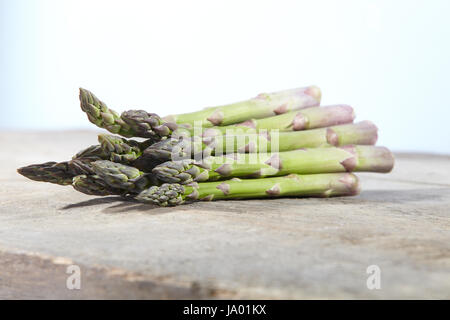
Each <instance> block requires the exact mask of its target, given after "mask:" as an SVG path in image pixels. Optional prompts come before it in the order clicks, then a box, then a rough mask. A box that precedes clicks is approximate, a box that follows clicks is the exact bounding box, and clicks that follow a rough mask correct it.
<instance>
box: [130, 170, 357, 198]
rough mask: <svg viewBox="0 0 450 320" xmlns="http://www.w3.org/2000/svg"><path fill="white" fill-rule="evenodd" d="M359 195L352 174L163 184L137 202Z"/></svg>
mask: <svg viewBox="0 0 450 320" xmlns="http://www.w3.org/2000/svg"><path fill="white" fill-rule="evenodd" d="M358 193H359V185H358V179H357V177H356V176H355V175H353V174H351V173H322V174H312V175H297V174H290V175H288V176H283V177H275V178H263V179H244V180H240V179H238V178H234V179H232V180H226V181H223V182H201V183H192V184H190V185H180V184H176V183H175V184H163V185H162V186H160V187H158V186H153V187H150V188H148V189H146V190H143V191H142V192H141V193H139V195H138V196H137V197H136V199H137V200H138V201H140V202H144V203H153V204H157V205H160V206H175V205H179V204H183V203H184V202H187V201H196V200H206V201H211V200H222V199H251V198H278V197H308V196H316V197H331V196H347V195H356V194H358Z"/></svg>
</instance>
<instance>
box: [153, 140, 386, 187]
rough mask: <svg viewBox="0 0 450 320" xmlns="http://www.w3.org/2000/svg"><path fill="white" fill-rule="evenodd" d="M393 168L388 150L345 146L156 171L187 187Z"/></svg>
mask: <svg viewBox="0 0 450 320" xmlns="http://www.w3.org/2000/svg"><path fill="white" fill-rule="evenodd" d="M393 165H394V158H393V156H392V154H391V152H390V151H389V150H388V149H387V148H385V147H374V146H351V145H350V146H344V147H332V148H312V149H302V150H295V151H286V152H279V153H273V154H269V153H260V154H252V153H246V154H242V153H241V154H239V153H237V154H229V155H226V156H222V157H207V158H205V159H203V160H202V161H199V162H197V161H195V160H192V159H185V160H180V161H168V162H164V163H162V164H160V165H158V166H156V167H155V168H154V169H153V171H152V172H153V173H154V174H155V175H156V177H157V178H158V180H160V181H162V182H167V183H179V184H188V183H191V182H194V181H195V182H204V181H216V180H223V179H229V178H232V177H244V178H245V177H246V178H262V177H268V176H284V175H287V174H290V173H295V174H312V173H335V172H346V171H347V172H356V171H370V172H389V171H391V170H392V168H393Z"/></svg>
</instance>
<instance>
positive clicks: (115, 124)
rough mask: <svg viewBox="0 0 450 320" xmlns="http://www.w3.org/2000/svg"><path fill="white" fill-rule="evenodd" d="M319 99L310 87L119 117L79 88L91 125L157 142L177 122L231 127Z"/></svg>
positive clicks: (315, 90)
mask: <svg viewBox="0 0 450 320" xmlns="http://www.w3.org/2000/svg"><path fill="white" fill-rule="evenodd" d="M320 98H321V92H320V89H319V88H318V87H316V86H310V87H306V88H298V89H291V90H285V91H280V92H275V93H270V94H260V95H258V96H257V97H256V98H253V99H250V100H246V101H241V102H238V103H233V104H229V105H225V106H219V107H209V108H205V109H203V110H201V111H197V112H192V113H185V114H179V115H171V116H167V117H165V118H164V119H161V118H160V117H159V116H158V115H156V114H154V113H148V112H146V111H144V110H129V111H126V112H123V113H122V114H121V115H120V116H119V114H118V113H117V112H115V111H114V110H111V109H109V108H108V107H107V106H106V104H105V103H104V102H102V101H100V100H99V99H98V98H97V97H96V96H95V95H94V94H93V93H92V92H90V91H88V90H86V89H82V88H80V103H81V109H82V110H83V111H84V112H86V114H87V115H88V119H89V121H90V122H92V123H93V124H95V125H96V126H98V127H100V128H104V129H107V130H108V131H110V132H112V133H115V134H120V135H121V136H124V137H133V136H134V137H143V138H152V139H155V140H160V139H162V138H164V137H168V136H170V135H171V134H172V132H173V131H174V130H176V129H177V128H178V126H177V125H176V124H177V123H178V124H183V126H185V127H187V128H192V127H193V126H194V125H198V124H199V123H201V125H202V126H204V127H211V126H214V125H228V124H233V123H238V122H241V121H245V120H247V119H251V118H254V119H259V118H264V117H269V116H273V115H277V114H283V113H286V112H288V111H291V110H297V109H302V108H306V107H312V106H318V105H319V104H320Z"/></svg>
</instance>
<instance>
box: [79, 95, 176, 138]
mask: <svg viewBox="0 0 450 320" xmlns="http://www.w3.org/2000/svg"><path fill="white" fill-rule="evenodd" d="M80 105H81V110H83V111H84V112H86V114H87V116H88V119H89V121H90V122H92V123H93V124H95V125H96V126H98V127H100V128H103V129H106V130H108V131H109V132H112V133H115V134H120V135H121V136H124V137H128V138H129V137H142V138H151V139H155V140H160V139H161V138H162V137H166V136H169V135H171V134H172V131H173V130H175V129H176V128H177V125H176V124H175V123H171V122H168V121H163V120H161V118H160V117H159V116H158V115H156V114H154V113H148V112H146V111H144V110H130V111H125V112H123V113H122V114H121V115H120V116H119V114H118V113H117V112H116V111H114V110H112V109H109V108H108V107H107V106H106V104H105V103H104V102H102V101H100V100H99V99H98V98H97V97H96V96H95V95H94V94H93V93H92V92H90V91H88V90H86V89H83V88H80Z"/></svg>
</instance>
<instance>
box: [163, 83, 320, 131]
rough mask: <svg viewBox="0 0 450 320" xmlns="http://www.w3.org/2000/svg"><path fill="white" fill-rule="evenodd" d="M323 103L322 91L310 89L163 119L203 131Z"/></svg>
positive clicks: (286, 91)
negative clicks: (198, 123)
mask: <svg viewBox="0 0 450 320" xmlns="http://www.w3.org/2000/svg"><path fill="white" fill-rule="evenodd" d="M320 99H321V91H320V89H319V88H318V87H316V86H309V87H305V88H296V89H290V90H284V91H279V92H274V93H261V94H259V95H257V96H256V97H255V98H253V99H249V100H245V101H240V102H236V103H232V104H228V105H223V106H219V107H210V108H205V109H203V110H200V111H196V112H191V113H184V114H178V115H170V116H167V117H164V118H163V119H164V120H166V121H169V122H176V123H178V124H181V123H182V124H187V125H190V126H194V125H197V123H196V122H201V123H202V126H203V127H211V126H225V125H229V124H234V123H238V122H241V121H245V120H248V119H252V118H253V119H260V118H266V117H270V116H274V115H277V114H283V113H286V112H289V111H292V110H298V109H302V108H307V107H313V106H318V105H319V104H320Z"/></svg>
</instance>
